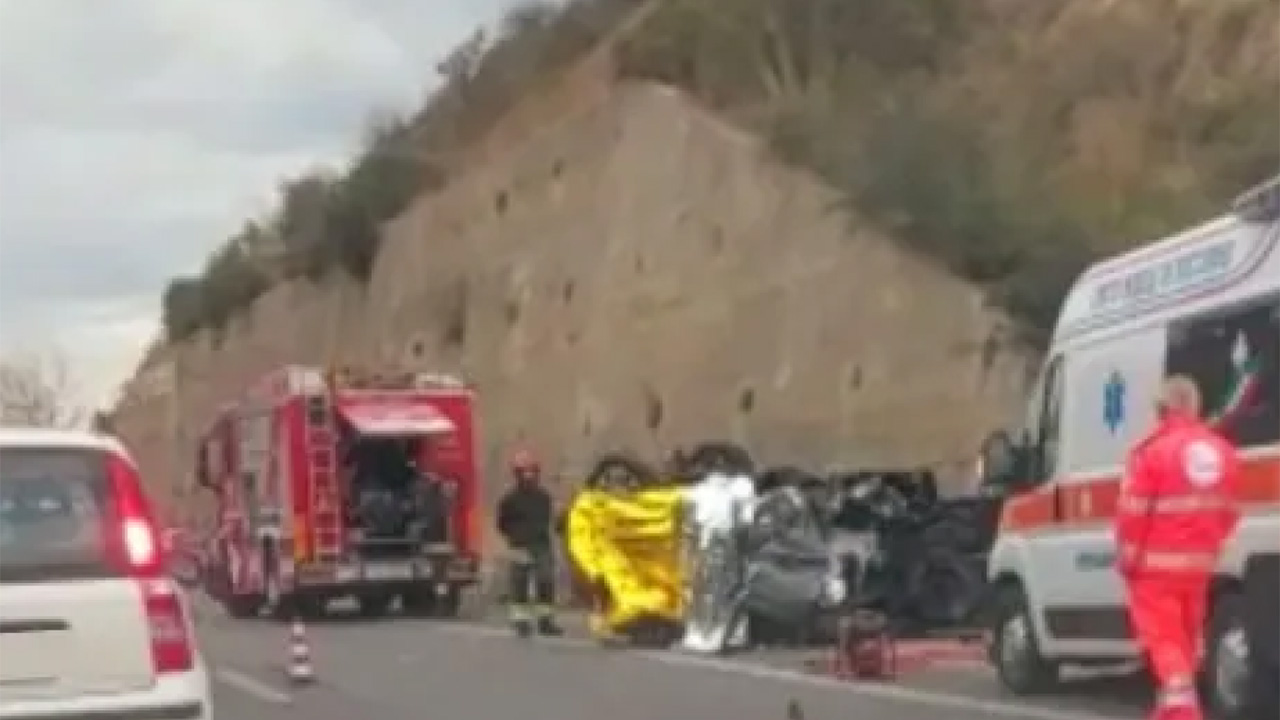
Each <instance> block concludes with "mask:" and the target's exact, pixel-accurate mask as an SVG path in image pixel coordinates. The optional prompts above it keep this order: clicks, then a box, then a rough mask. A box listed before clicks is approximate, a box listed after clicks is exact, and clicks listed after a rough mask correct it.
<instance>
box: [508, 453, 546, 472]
mask: <svg viewBox="0 0 1280 720" xmlns="http://www.w3.org/2000/svg"><path fill="white" fill-rule="evenodd" d="M539 467H540V466H539V464H538V458H537V457H535V456H534V454H533V451H532V450H529V449H528V448H519V449H517V450H516V451H515V452H513V453H511V471H512V472H537V471H538V469H539Z"/></svg>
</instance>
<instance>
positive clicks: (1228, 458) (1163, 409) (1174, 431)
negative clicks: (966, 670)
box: [1115, 376, 1239, 720]
mask: <svg viewBox="0 0 1280 720" xmlns="http://www.w3.org/2000/svg"><path fill="white" fill-rule="evenodd" d="M1157 413H1158V421H1157V426H1156V428H1155V430H1154V431H1153V432H1152V433H1151V434H1150V435H1149V436H1148V437H1147V438H1145V439H1144V440H1142V441H1141V442H1139V443H1138V445H1137V446H1136V447H1134V449H1133V451H1132V452H1131V454H1130V456H1129V467H1128V472H1127V474H1126V477H1125V479H1124V481H1123V483H1122V486H1121V490H1120V498H1119V501H1118V505H1117V512H1116V528H1115V530H1116V544H1117V549H1118V556H1117V557H1118V563H1117V567H1118V568H1119V570H1120V573H1121V575H1122V576H1123V577H1124V579H1125V583H1126V585H1127V587H1128V593H1129V616H1130V619H1131V621H1132V625H1133V628H1134V632H1135V634H1136V636H1137V640H1138V643H1139V644H1140V646H1141V647H1142V650H1143V651H1144V652H1145V653H1146V656H1147V659H1148V662H1149V663H1150V666H1151V669H1152V671H1153V673H1154V675H1155V677H1156V679H1157V680H1158V681H1159V684H1160V687H1159V696H1158V698H1159V699H1158V700H1157V703H1156V708H1155V711H1154V713H1153V715H1152V717H1153V718H1157V719H1158V720H1200V718H1202V717H1203V716H1202V715H1201V712H1200V708H1199V702H1198V700H1197V698H1196V694H1195V676H1196V671H1197V669H1198V667H1199V656H1200V652H1201V646H1202V644H1203V635H1204V632H1203V631H1204V624H1205V605H1206V604H1207V602H1208V592H1209V581H1210V578H1211V577H1212V576H1213V573H1214V568H1215V567H1216V566H1217V562H1218V554H1219V552H1220V551H1221V549H1222V546H1223V543H1224V542H1225V541H1226V539H1227V537H1228V536H1230V535H1231V532H1232V530H1233V529H1234V528H1235V524H1236V520H1237V518H1238V515H1239V513H1238V510H1237V508H1236V503H1235V486H1236V482H1237V478H1238V476H1239V460H1238V458H1237V457H1236V452H1235V449H1234V448H1233V447H1232V446H1231V444H1230V443H1229V442H1227V441H1226V440H1225V439H1223V438H1222V437H1221V436H1219V435H1218V434H1216V433H1215V432H1214V431H1213V430H1211V429H1209V427H1208V426H1207V425H1206V424H1205V423H1204V422H1202V421H1201V419H1200V392H1199V390H1198V389H1197V387H1196V385H1195V382H1194V381H1192V380H1190V379H1188V378H1186V377H1182V376H1174V377H1171V378H1169V379H1167V380H1165V382H1164V383H1163V386H1162V387H1161V392H1160V400H1159V405H1158V407H1157Z"/></svg>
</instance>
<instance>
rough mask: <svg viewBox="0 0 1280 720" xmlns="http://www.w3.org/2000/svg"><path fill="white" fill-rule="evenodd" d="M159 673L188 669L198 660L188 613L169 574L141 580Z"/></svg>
mask: <svg viewBox="0 0 1280 720" xmlns="http://www.w3.org/2000/svg"><path fill="white" fill-rule="evenodd" d="M139 586H140V587H141V589H142V603H143V607H144V608H146V614H147V631H148V633H149V634H150V635H151V659H152V663H153V664H154V665H155V670H156V673H157V674H163V673H175V672H186V671H188V670H190V669H191V668H192V667H193V666H194V664H195V653H194V651H193V649H192V642H191V633H190V631H189V630H188V625H187V616H186V613H185V611H184V610H183V609H182V599H181V597H179V595H178V590H177V588H176V587H174V585H173V583H172V582H170V581H169V580H168V579H167V578H157V579H145V580H140V581H139Z"/></svg>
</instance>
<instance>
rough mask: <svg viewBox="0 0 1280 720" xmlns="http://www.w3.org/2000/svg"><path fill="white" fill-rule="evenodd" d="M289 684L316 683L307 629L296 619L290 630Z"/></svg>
mask: <svg viewBox="0 0 1280 720" xmlns="http://www.w3.org/2000/svg"><path fill="white" fill-rule="evenodd" d="M287 674H288V675H289V682H292V683H294V684H296V685H306V684H308V683H311V682H313V681H315V679H316V674H315V668H313V667H312V666H311V643H310V642H309V641H308V640H307V628H306V626H304V625H303V624H302V621H301V620H297V619H295V620H294V621H293V624H292V626H290V628H289V666H288V669H287Z"/></svg>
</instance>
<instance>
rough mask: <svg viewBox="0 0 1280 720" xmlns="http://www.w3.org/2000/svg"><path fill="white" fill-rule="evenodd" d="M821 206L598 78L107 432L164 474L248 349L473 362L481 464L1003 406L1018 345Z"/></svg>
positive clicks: (260, 365) (786, 175)
mask: <svg viewBox="0 0 1280 720" xmlns="http://www.w3.org/2000/svg"><path fill="white" fill-rule="evenodd" d="M839 200H840V199H839V198H838V197H837V196H836V195H835V194H834V193H832V192H831V191H830V190H829V189H827V188H826V187H824V186H822V185H821V184H820V183H818V182H817V181H815V180H814V179H812V178H811V177H810V176H808V175H806V174H805V173H803V172H800V171H797V170H794V169H792V168H789V167H785V166H783V165H781V164H779V163H778V162H777V161H776V160H774V159H772V158H771V157H770V156H769V154H768V153H767V151H766V149H765V148H764V147H762V146H761V144H760V143H759V142H758V141H757V140H755V139H754V138H751V137H749V136H747V135H745V134H743V133H741V132H738V131H737V130H735V129H732V128H730V127H728V126H726V125H724V124H723V123H721V122H719V121H718V120H716V119H715V118H713V117H711V116H710V115H708V114H707V113H705V112H703V111H702V110H701V109H700V108H699V107H697V106H696V105H695V104H694V103H692V102H691V101H690V100H688V99H687V98H685V97H683V96H682V95H680V94H679V93H676V92H674V91H672V90H670V89H668V88H665V87H660V86H654V85H619V86H617V87H614V88H613V89H611V90H607V91H600V92H598V93H597V94H596V97H595V98H594V99H593V101H592V102H589V103H585V104H583V105H582V106H581V107H578V108H576V109H574V110H573V111H572V112H570V113H569V114H568V115H567V116H565V117H563V118H561V119H560V120H559V121H558V122H555V123H553V124H551V125H550V126H547V127H544V128H543V129H541V130H540V131H538V132H536V133H532V134H528V135H527V136H525V137H522V138H521V141H520V142H519V143H517V144H515V145H514V146H513V147H511V148H509V149H508V150H507V151H505V152H502V153H497V152H488V153H486V154H485V156H484V159H483V161H482V162H481V163H480V164H478V166H476V167H475V168H474V169H473V170H472V171H471V172H469V173H468V174H466V175H465V176H464V177H463V178H461V179H459V180H458V181H456V182H454V183H453V184H451V185H450V186H449V187H448V188H447V189H446V190H445V191H444V192H442V193H440V194H437V195H432V196H426V197H423V198H420V199H419V201H418V202H416V204H415V205H413V206H412V207H411V209H410V210H409V211H408V212H406V213H405V214H404V215H403V216H402V217H400V218H399V219H397V220H396V221H395V222H393V223H391V224H390V225H389V226H388V227H387V228H386V236H385V237H386V239H385V242H384V244H383V250H382V252H381V254H380V256H379V258H378V262H377V266H376V268H375V270H374V273H373V278H372V281H371V282H370V283H369V284H368V285H367V286H361V285H358V284H356V283H354V282H352V281H348V280H345V279H340V278H331V279H329V280H326V281H324V282H322V283H320V284H311V283H307V282H304V281H295V282H292V283H288V284H285V285H282V286H279V287H277V288H275V289H274V290H272V291H271V292H270V293H268V294H267V295H266V296H264V297H263V298H261V299H260V300H259V301H258V302H257V303H256V304H255V306H254V307H253V309H252V311H251V312H250V313H248V314H247V315H246V316H245V317H243V318H240V319H238V320H237V321H235V323H234V324H233V325H232V327H230V328H229V329H228V330H227V331H226V332H225V333H224V336H223V337H222V338H221V340H220V342H215V339H214V338H213V337H212V336H211V335H210V334H209V333H205V334H203V335H201V336H200V337H198V338H196V339H194V340H192V341H189V342H186V343H183V344H180V345H178V346H175V347H171V348H168V349H166V350H165V351H164V352H162V353H161V357H162V358H163V359H166V360H168V361H172V363H173V366H174V367H175V368H177V371H176V376H177V377H178V378H179V381H178V386H179V392H178V394H177V399H176V402H175V404H174V405H172V406H170V405H169V404H168V401H167V400H166V399H165V398H164V397H163V396H162V395H155V394H152V395H151V396H150V397H149V399H148V398H147V397H146V396H145V394H144V393H134V396H135V399H134V400H132V401H130V400H126V402H125V403H124V405H123V406H122V409H121V412H120V415H119V418H118V426H119V429H120V431H121V433H122V434H123V435H124V436H125V437H126V438H127V439H128V440H129V441H130V442H131V443H132V444H133V445H134V446H135V448H136V451H137V452H138V454H139V456H140V457H141V458H142V461H143V463H144V464H146V465H148V466H149V468H150V470H151V472H152V473H154V474H156V475H157V476H162V477H169V478H178V477H180V476H181V475H182V473H183V471H184V469H185V465H178V466H175V465H174V464H173V460H172V447H173V445H174V443H173V441H172V438H173V437H174V436H175V434H176V435H177V436H178V437H179V438H180V442H183V438H188V437H191V436H193V434H194V433H195V432H196V431H197V429H198V427H199V426H200V425H201V424H202V423H203V422H204V421H205V420H206V418H208V416H209V413H210V412H211V410H212V408H213V407H214V406H215V405H216V404H217V403H218V402H220V401H223V400H226V399H228V398H230V397H232V396H233V395H234V393H235V392H236V391H238V389H240V388H242V387H243V385H244V384H245V383H247V382H248V381H249V380H250V379H252V378H253V377H255V376H256V375H258V374H259V373H261V372H263V371H265V370H266V369H268V368H270V367H271V366H273V365H275V364H277V363H281V362H287V361H298V362H313V363H314V362H323V361H337V360H357V361H377V360H380V359H395V360H402V359H405V358H414V359H417V361H418V362H420V363H421V364H423V365H424V366H427V367H432V368H434V369H438V370H441V371H456V372H460V373H462V374H464V375H465V376H466V377H468V378H469V379H470V380H472V381H473V382H475V384H476V385H477V387H478V390H479V393H480V397H481V398H482V401H481V409H482V413H483V417H482V422H483V438H484V441H485V444H486V448H485V455H486V458H485V459H486V463H487V465H488V467H489V469H490V470H491V471H494V472H493V473H492V474H493V475H494V476H495V477H496V470H497V469H498V467H497V466H496V465H495V464H494V463H495V461H497V460H498V459H500V457H501V452H502V450H503V448H504V447H506V446H507V445H508V444H509V443H510V442H512V441H514V440H515V439H517V438H520V437H524V438H527V439H528V440H529V441H531V442H533V443H534V444H535V445H536V446H537V447H538V448H539V450H540V452H542V454H543V455H544V456H545V457H546V460H547V462H548V464H549V465H550V466H551V467H553V468H557V467H558V468H564V469H565V470H566V471H567V472H572V473H576V472H579V471H580V470H581V468H582V466H583V464H584V463H586V462H587V461H588V460H589V458H590V457H591V456H592V455H593V454H594V453H596V452H598V451H600V450H602V449H605V448H613V447H618V446H624V447H629V448H632V449H634V450H636V451H638V452H641V453H645V454H650V455H652V454H656V453H659V452H665V451H666V450H667V449H669V448H670V447H671V446H672V445H673V444H675V443H682V442H689V441H691V440H695V439H701V438H708V437H717V436H718V437H729V438H737V439H740V440H744V441H746V442H748V443H749V444H750V446H751V447H752V449H753V450H755V451H756V452H757V453H758V454H759V455H761V456H762V457H763V458H766V459H768V460H771V461H797V462H801V463H804V464H806V465H810V466H812V465H819V466H821V465H825V464H828V463H837V462H859V463H901V462H913V463H914V462H931V463H939V464H943V465H947V464H949V463H962V462H964V461H965V460H966V459H967V458H969V457H970V456H971V455H972V451H973V449H974V448H975V446H976V443H977V442H978V441H979V440H980V438H981V436H982V435H983V434H984V433H985V432H986V431H987V430H988V429H990V428H991V427H993V426H996V425H998V424H1001V423H1002V422H1005V421H1007V419H1008V418H1009V417H1011V416H1012V414H1013V413H1014V412H1015V411H1016V410H1017V409H1019V408H1020V407H1021V404H1022V402H1023V393H1024V388H1025V383H1026V379H1027V370H1028V359H1027V355H1026V353H1025V352H1023V351H1021V350H1018V349H1016V348H1015V347H1014V346H1013V345H1012V343H1010V342H1009V341H1008V340H1007V339H1006V338H1007V336H1008V332H1007V328H1006V323H1005V321H1004V320H1003V319H1002V318H1001V317H1000V316H999V315H998V314H997V313H994V312H993V311H991V310H990V309H989V308H987V307H986V305H985V304H984V302H983V298H982V295H981V293H980V292H979V291H977V290H976V289H975V288H973V287H972V286H970V285H967V284H966V283H963V282H961V281H959V280H957V279H955V278H953V277H952V276H950V275H948V274H947V273H945V272H943V271H942V270H940V269H939V268H937V267H935V266H934V265H932V264H930V263H929V262H927V261H924V260H922V259H921V258H919V257H917V256H914V255H912V254H910V253H907V252H904V251H903V250H902V249H900V248H899V247H898V246H896V245H894V244H892V243H891V242H888V241H887V240H886V239H885V238H883V237H882V236H880V235H878V234H877V233H876V232H875V231H873V230H872V229H870V228H867V229H865V230H858V229H857V226H856V222H853V223H851V221H850V218H849V216H848V215H847V213H846V212H845V211H844V210H843V209H842V208H841V206H840V203H839ZM169 410H174V412H173V414H172V415H170V414H169ZM184 460H185V458H184Z"/></svg>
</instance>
